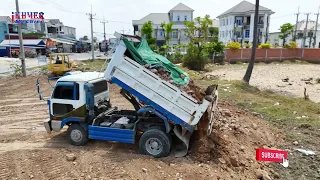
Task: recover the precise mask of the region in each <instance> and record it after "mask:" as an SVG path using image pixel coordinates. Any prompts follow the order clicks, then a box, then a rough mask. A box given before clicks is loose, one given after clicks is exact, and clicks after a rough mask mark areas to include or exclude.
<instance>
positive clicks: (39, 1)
mask: <svg viewBox="0 0 320 180" xmlns="http://www.w3.org/2000/svg"><path fill="white" fill-rule="evenodd" d="M32 1H33V2H36V3H38V4H41V5H48V4H47V3H46V2H44V1H41V0H32ZM48 1H49V2H50V3H52V4H53V5H55V6H53V7H55V8H56V9H59V10H61V11H65V12H71V13H78V14H86V13H84V12H76V11H70V10H67V9H68V8H67V7H64V6H62V5H60V4H58V3H56V2H53V1H51V0H48ZM58 7H59V8H58Z"/></svg>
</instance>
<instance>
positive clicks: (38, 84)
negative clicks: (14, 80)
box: [36, 78, 44, 100]
mask: <svg viewBox="0 0 320 180" xmlns="http://www.w3.org/2000/svg"><path fill="white" fill-rule="evenodd" d="M36 84H37V91H38V94H39V99H40V100H44V99H43V96H42V92H40V83H39V78H38V79H37V83H36Z"/></svg>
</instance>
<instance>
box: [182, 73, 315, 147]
mask: <svg viewBox="0 0 320 180" xmlns="http://www.w3.org/2000/svg"><path fill="white" fill-rule="evenodd" d="M187 72H188V73H189V74H190V76H191V77H194V80H195V81H196V82H197V84H198V85H200V86H201V87H202V88H206V87H207V86H208V85H211V84H218V85H219V98H220V99H222V100H226V101H229V102H232V103H233V104H235V105H236V106H238V107H239V108H242V109H246V110H249V111H251V112H257V113H259V114H261V115H263V117H264V118H265V119H266V120H268V122H269V123H270V124H272V125H274V126H276V127H278V128H280V129H283V130H285V131H286V135H287V137H286V138H287V140H298V141H303V142H306V143H311V142H313V141H317V140H318V139H317V138H312V137H310V136H312V135H311V134H312V133H311V134H310V133H309V134H308V133H301V134H297V131H295V130H294V129H297V128H299V127H300V126H306V125H307V126H310V127H311V128H310V129H308V131H311V132H312V131H313V130H315V131H317V130H318V129H320V121H319V120H320V103H314V102H312V101H306V100H304V99H302V98H295V97H290V96H284V95H279V94H276V93H273V92H271V91H260V90H259V89H258V88H256V87H253V86H250V85H247V84H244V83H243V82H242V81H226V80H211V81H209V80H205V79H202V78H201V77H202V76H201V75H199V74H197V73H194V72H192V71H190V70H189V71H187ZM305 131H306V129H302V130H301V132H305ZM313 143H315V142H313Z"/></svg>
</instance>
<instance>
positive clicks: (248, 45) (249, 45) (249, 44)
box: [243, 43, 252, 48]
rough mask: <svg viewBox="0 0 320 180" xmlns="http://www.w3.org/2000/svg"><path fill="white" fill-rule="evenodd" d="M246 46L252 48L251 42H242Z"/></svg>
mask: <svg viewBox="0 0 320 180" xmlns="http://www.w3.org/2000/svg"><path fill="white" fill-rule="evenodd" d="M243 45H244V46H245V47H246V48H252V44H251V43H244V44H243Z"/></svg>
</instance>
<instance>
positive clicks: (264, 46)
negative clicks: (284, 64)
mask: <svg viewBox="0 0 320 180" xmlns="http://www.w3.org/2000/svg"><path fill="white" fill-rule="evenodd" d="M271 47H272V46H271V44H270V43H263V44H260V45H259V49H270V48H271Z"/></svg>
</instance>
